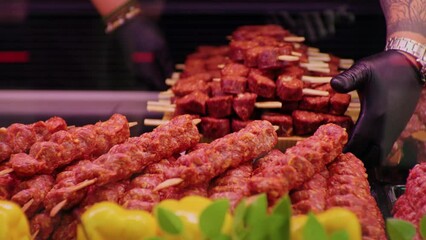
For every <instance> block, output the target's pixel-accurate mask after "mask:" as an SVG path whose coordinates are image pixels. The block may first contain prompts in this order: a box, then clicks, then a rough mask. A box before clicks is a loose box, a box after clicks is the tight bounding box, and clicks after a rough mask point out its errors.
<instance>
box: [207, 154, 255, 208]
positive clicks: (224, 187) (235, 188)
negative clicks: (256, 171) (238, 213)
mask: <svg viewBox="0 0 426 240" xmlns="http://www.w3.org/2000/svg"><path fill="white" fill-rule="evenodd" d="M252 171H253V167H252V164H251V163H250V162H249V163H245V164H243V165H241V166H238V167H236V168H232V169H229V170H228V171H226V172H225V173H223V174H222V175H220V176H218V177H217V178H215V179H214V180H213V181H212V183H211V184H210V187H209V197H210V198H211V199H223V198H224V199H228V200H229V201H230V205H231V209H234V208H235V207H236V206H237V204H238V203H239V202H240V201H241V199H242V198H244V197H248V196H250V189H249V187H248V186H249V180H250V177H251V173H252Z"/></svg>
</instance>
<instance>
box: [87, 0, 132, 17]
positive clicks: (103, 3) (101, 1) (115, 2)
mask: <svg viewBox="0 0 426 240" xmlns="http://www.w3.org/2000/svg"><path fill="white" fill-rule="evenodd" d="M91 1H92V3H93V5H94V6H95V8H96V9H97V10H98V12H99V14H101V15H102V16H107V15H108V14H110V13H112V12H113V11H114V10H116V9H117V8H118V7H120V6H122V5H123V4H125V3H126V2H127V1H128V0H91Z"/></svg>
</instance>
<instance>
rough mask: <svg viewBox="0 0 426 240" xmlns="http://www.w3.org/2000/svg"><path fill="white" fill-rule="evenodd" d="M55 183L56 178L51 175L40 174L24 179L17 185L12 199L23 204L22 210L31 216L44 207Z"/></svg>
mask: <svg viewBox="0 0 426 240" xmlns="http://www.w3.org/2000/svg"><path fill="white" fill-rule="evenodd" d="M53 183H54V178H53V177H52V176H51V175H38V176H35V177H33V178H31V179H29V180H26V181H22V182H20V183H19V184H18V186H17V187H16V189H15V194H14V195H13V196H12V197H11V200H12V201H14V202H15V203H17V204H19V205H20V206H22V210H23V211H24V212H25V214H26V215H27V216H28V217H29V218H31V217H32V216H33V215H34V214H35V213H37V212H38V211H39V210H41V209H42V208H43V200H44V198H45V196H46V194H47V193H48V192H49V191H50V189H51V188H52V187H53Z"/></svg>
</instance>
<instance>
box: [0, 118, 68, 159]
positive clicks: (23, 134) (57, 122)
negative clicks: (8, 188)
mask: <svg viewBox="0 0 426 240" xmlns="http://www.w3.org/2000/svg"><path fill="white" fill-rule="evenodd" d="M66 128H67V124H66V122H65V120H63V119H62V118H59V117H52V118H50V119H48V120H46V121H45V122H43V121H38V122H36V123H33V124H29V125H24V124H20V123H14V124H12V125H10V126H9V127H7V128H4V127H3V128H0V162H1V161H4V160H6V159H8V158H9V157H10V156H11V155H12V154H15V153H22V152H27V151H28V150H29V149H30V147H31V146H32V145H33V144H34V143H36V142H38V141H46V140H48V139H49V138H50V136H51V135H52V134H53V133H55V132H57V131H60V130H65V129H66Z"/></svg>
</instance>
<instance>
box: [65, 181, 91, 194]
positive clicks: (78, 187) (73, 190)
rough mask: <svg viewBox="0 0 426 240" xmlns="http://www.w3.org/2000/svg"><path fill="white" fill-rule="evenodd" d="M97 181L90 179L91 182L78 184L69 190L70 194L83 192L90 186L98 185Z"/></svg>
mask: <svg viewBox="0 0 426 240" xmlns="http://www.w3.org/2000/svg"><path fill="white" fill-rule="evenodd" d="M96 181H97V179H96V178H94V179H90V180H85V181H83V182H81V183H78V184H76V185H75V186H72V187H69V188H68V190H69V192H77V191H78V190H81V189H83V188H85V187H88V186H90V185H93V184H94V183H96Z"/></svg>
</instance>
